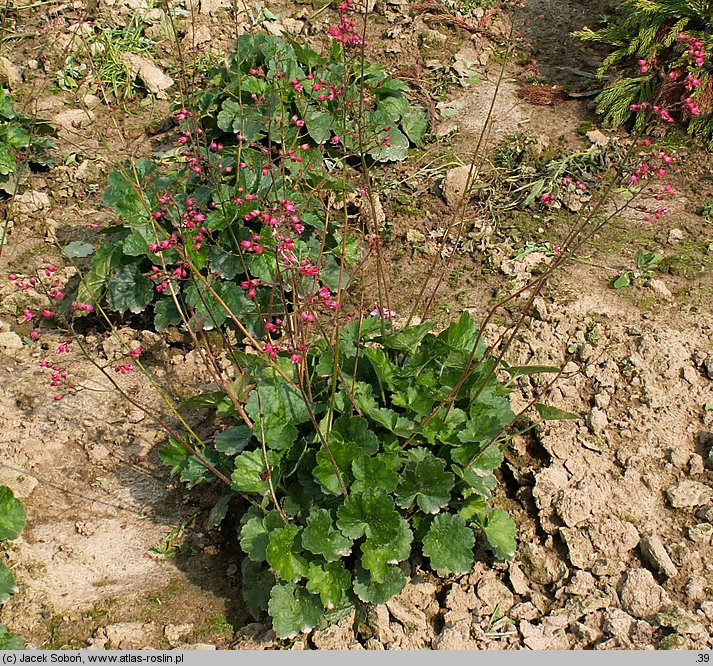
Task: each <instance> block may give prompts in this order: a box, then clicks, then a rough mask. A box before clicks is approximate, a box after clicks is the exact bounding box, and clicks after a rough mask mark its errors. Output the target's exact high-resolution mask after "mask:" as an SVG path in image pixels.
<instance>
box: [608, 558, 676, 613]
mask: <svg viewBox="0 0 713 666" xmlns="http://www.w3.org/2000/svg"><path fill="white" fill-rule="evenodd" d="M619 600H620V602H621V607H622V608H623V609H624V610H625V611H626V612H627V613H629V614H630V615H633V616H634V617H636V618H639V619H642V620H643V619H646V618H649V617H651V616H652V615H655V614H656V613H658V612H659V610H660V609H661V607H662V606H663V605H664V604H666V603H668V602H669V598H668V595H667V594H666V591H665V590H664V589H663V588H662V587H661V586H660V585H659V584H658V583H657V582H656V581H655V580H654V577H653V575H652V574H651V572H650V571H649V570H648V569H633V570H632V571H629V573H627V574H626V575H625V576H624V580H623V582H622V584H621V586H620V589H619Z"/></svg>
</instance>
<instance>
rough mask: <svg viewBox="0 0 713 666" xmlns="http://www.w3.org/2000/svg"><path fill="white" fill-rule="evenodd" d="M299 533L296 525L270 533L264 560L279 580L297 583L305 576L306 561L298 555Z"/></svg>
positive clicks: (299, 547)
mask: <svg viewBox="0 0 713 666" xmlns="http://www.w3.org/2000/svg"><path fill="white" fill-rule="evenodd" d="M301 531H302V528H301V527H298V526H297V525H285V526H284V527H280V528H278V529H276V530H272V532H270V536H269V537H268V544H267V548H266V550H265V559H266V560H267V562H268V564H269V565H270V566H271V567H272V568H273V569H274V571H275V573H277V576H278V577H279V578H282V579H284V580H291V581H293V582H297V581H299V580H301V579H302V578H304V577H305V576H306V575H307V560H305V558H304V557H302V555H300V551H301V550H302V548H301V546H300V542H299V539H298V537H299V535H300V532H301ZM295 542H297V543H295Z"/></svg>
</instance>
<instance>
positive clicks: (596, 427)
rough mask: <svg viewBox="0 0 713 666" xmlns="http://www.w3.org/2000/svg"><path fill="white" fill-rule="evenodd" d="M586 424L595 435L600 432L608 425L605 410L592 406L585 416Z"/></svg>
mask: <svg viewBox="0 0 713 666" xmlns="http://www.w3.org/2000/svg"><path fill="white" fill-rule="evenodd" d="M587 425H588V426H589V429H590V430H591V431H592V432H593V433H594V434H595V435H597V434H601V433H602V432H603V431H604V430H605V429H606V428H607V426H608V425H609V419H608V418H607V415H606V412H604V410H603V409H599V408H598V407H594V408H593V409H592V411H591V412H589V415H588V416H587Z"/></svg>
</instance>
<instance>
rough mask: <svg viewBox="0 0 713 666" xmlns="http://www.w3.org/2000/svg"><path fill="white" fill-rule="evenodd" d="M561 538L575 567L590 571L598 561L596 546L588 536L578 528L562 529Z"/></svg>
mask: <svg viewBox="0 0 713 666" xmlns="http://www.w3.org/2000/svg"><path fill="white" fill-rule="evenodd" d="M560 536H561V537H562V541H564V543H565V546H567V552H568V554H569V561H570V563H571V564H572V566H573V567H577V568H578V569H588V568H589V567H591V566H592V565H593V564H594V562H595V561H596V559H597V557H596V554H595V553H594V546H592V542H591V541H590V540H589V538H588V537H587V535H586V534H585V533H584V532H583V531H582V530H580V529H577V528H576V527H561V528H560Z"/></svg>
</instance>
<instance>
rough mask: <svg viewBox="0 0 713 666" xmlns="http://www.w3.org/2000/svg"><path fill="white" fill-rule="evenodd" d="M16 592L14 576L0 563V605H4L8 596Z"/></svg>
mask: <svg viewBox="0 0 713 666" xmlns="http://www.w3.org/2000/svg"><path fill="white" fill-rule="evenodd" d="M15 592H17V585H16V583H15V576H13V575H12V571H10V569H8V568H7V567H6V566H5V565H4V564H3V563H2V562H0V604H4V603H5V602H6V601H7V600H8V599H9V598H10V595H12V594H14V593H15Z"/></svg>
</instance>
